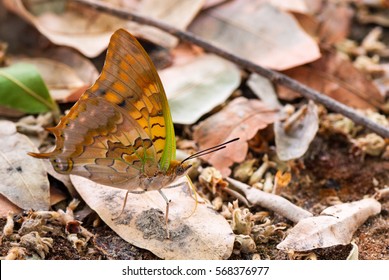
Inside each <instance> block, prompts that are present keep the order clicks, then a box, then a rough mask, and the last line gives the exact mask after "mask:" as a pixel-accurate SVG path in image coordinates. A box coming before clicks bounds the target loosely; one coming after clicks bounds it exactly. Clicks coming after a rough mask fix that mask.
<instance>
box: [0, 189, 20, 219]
mask: <svg viewBox="0 0 389 280" xmlns="http://www.w3.org/2000/svg"><path fill="white" fill-rule="evenodd" d="M9 211H11V212H12V213H15V214H18V213H21V212H22V209H21V208H20V207H17V206H16V205H15V204H13V203H12V202H11V201H9V200H8V199H7V198H6V197H5V196H4V195H2V194H0V217H5V216H7V214H8V212H9Z"/></svg>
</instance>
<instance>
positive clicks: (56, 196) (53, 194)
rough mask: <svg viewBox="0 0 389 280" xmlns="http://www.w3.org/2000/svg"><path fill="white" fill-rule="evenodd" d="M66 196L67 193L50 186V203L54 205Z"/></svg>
mask: <svg viewBox="0 0 389 280" xmlns="http://www.w3.org/2000/svg"><path fill="white" fill-rule="evenodd" d="M67 198H68V197H67V195H66V194H65V193H64V192H63V191H61V190H60V189H58V188H56V187H53V186H51V187H50V205H55V204H57V203H59V202H61V201H64V200H65V199H67Z"/></svg>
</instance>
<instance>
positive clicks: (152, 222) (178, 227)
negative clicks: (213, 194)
mask: <svg viewBox="0 0 389 280" xmlns="http://www.w3.org/2000/svg"><path fill="white" fill-rule="evenodd" d="M183 179H185V178H183ZM71 180H72V182H73V184H74V186H75V187H76V189H77V190H78V192H79V193H80V195H81V196H82V198H83V199H84V200H85V201H86V203H87V204H88V205H89V206H90V207H91V208H92V209H94V210H95V211H96V212H97V213H98V215H99V216H100V218H101V219H102V220H103V221H104V222H105V223H106V224H107V225H108V226H109V227H111V228H112V229H113V230H114V231H115V232H116V233H117V234H118V235H119V236H121V237H122V238H123V239H124V240H126V241H127V242H129V243H131V244H133V245H135V246H137V247H140V248H145V249H147V250H149V251H151V252H152V253H154V254H155V255H157V256H158V257H160V258H163V259H226V258H228V257H229V256H230V255H231V253H232V247H233V242H234V235H233V233H232V230H231V228H230V226H229V224H228V223H227V221H226V220H225V219H224V218H223V217H222V216H221V215H220V214H218V213H217V212H215V211H214V210H213V209H212V207H209V206H208V205H206V204H198V206H197V209H196V211H195V212H194V213H193V214H192V215H191V213H192V212H193V210H194V207H195V200H194V199H193V197H191V195H190V194H189V193H188V190H187V188H188V187H187V186H184V187H176V188H171V189H165V190H163V192H164V194H165V195H166V197H167V198H168V199H170V200H171V203H170V209H169V231H170V239H166V232H165V221H164V219H165V208H166V202H165V200H164V199H163V198H162V196H161V195H160V194H159V193H158V192H157V191H149V192H146V193H143V194H131V193H130V194H129V195H128V200H127V204H126V208H125V212H124V213H123V214H122V215H121V216H120V217H119V218H117V219H114V220H112V219H113V218H114V217H117V216H118V215H119V213H120V212H121V209H122V206H123V200H124V196H125V194H126V190H120V189H117V188H112V187H108V186H103V185H99V184H96V183H94V182H92V181H90V180H88V179H85V178H83V177H79V176H73V175H71ZM181 182H184V181H181Z"/></svg>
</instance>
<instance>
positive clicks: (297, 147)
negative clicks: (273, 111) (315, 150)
mask: <svg viewBox="0 0 389 280" xmlns="http://www.w3.org/2000/svg"><path fill="white" fill-rule="evenodd" d="M318 129H319V116H318V112H317V106H316V105H315V103H313V101H310V102H309V103H308V105H305V106H303V107H302V108H301V109H300V110H299V111H297V112H296V113H294V114H293V115H292V116H290V117H289V118H288V119H286V120H285V121H284V122H281V121H280V120H277V121H276V122H275V124H274V134H275V140H276V151H277V155H278V157H279V159H280V160H284V161H288V160H291V159H296V158H299V157H301V156H302V155H304V154H305V152H306V151H307V150H308V148H309V145H310V144H311V141H312V140H313V138H314V137H315V135H316V132H317V130H318Z"/></svg>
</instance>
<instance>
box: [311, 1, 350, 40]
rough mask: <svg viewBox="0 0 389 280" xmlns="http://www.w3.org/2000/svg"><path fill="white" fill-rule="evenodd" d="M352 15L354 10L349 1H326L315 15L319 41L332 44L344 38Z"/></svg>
mask: <svg viewBox="0 0 389 280" xmlns="http://www.w3.org/2000/svg"><path fill="white" fill-rule="evenodd" d="M353 15H354V12H353V10H352V9H351V7H350V5H349V3H347V2H339V3H334V2H331V1H328V2H327V3H326V4H325V6H324V8H323V9H322V10H321V11H320V15H316V17H315V18H316V19H319V26H318V27H319V28H318V30H317V36H318V37H319V38H320V41H321V43H325V44H327V45H329V46H332V45H334V44H335V43H337V42H340V41H342V40H344V39H346V37H347V36H348V34H349V32H350V27H351V21H352V18H353Z"/></svg>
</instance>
